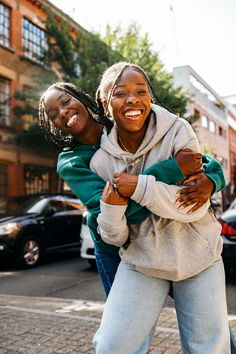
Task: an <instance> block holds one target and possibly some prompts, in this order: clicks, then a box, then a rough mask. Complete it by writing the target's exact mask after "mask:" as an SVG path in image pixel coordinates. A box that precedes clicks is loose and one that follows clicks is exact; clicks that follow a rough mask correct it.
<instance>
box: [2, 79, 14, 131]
mask: <svg viewBox="0 0 236 354" xmlns="http://www.w3.org/2000/svg"><path fill="white" fill-rule="evenodd" d="M1 84H3V89H2V85H1ZM4 85H6V86H5V88H6V91H5V90H4ZM0 107H3V108H1V109H2V111H0V126H3V127H9V126H10V125H11V80H9V79H7V78H5V77H3V76H0ZM2 112H3V113H2Z"/></svg>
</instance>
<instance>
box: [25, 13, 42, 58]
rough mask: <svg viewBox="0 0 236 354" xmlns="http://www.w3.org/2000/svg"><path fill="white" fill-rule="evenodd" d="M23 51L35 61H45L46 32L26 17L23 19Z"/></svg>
mask: <svg viewBox="0 0 236 354" xmlns="http://www.w3.org/2000/svg"><path fill="white" fill-rule="evenodd" d="M23 53H24V55H25V56H26V57H27V58H29V59H32V60H34V61H36V62H37V63H40V64H42V63H44V64H46V63H47V57H48V41H47V34H46V32H45V31H43V30H42V29H41V28H39V27H38V26H36V25H34V24H33V23H32V22H30V21H28V20H27V19H26V18H24V19H23Z"/></svg>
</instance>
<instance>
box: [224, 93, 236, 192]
mask: <svg viewBox="0 0 236 354" xmlns="http://www.w3.org/2000/svg"><path fill="white" fill-rule="evenodd" d="M223 98H224V100H225V101H226V103H227V121H228V126H229V150H230V181H231V183H230V195H231V199H233V198H236V95H231V96H227V97H223Z"/></svg>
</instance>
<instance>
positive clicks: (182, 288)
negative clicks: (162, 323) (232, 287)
mask: <svg viewBox="0 0 236 354" xmlns="http://www.w3.org/2000/svg"><path fill="white" fill-rule="evenodd" d="M169 288H170V282H169V281H167V280H164V279H158V278H152V277H149V276H146V275H144V274H142V273H139V272H137V271H135V270H134V267H133V266H131V265H129V264H127V263H125V262H123V261H122V262H121V263H120V265H119V268H118V270H117V274H116V277H115V280H114V283H113V285H112V288H111V291H110V294H109V296H108V299H107V302H106V305H105V309H104V313H103V317H102V321H101V325H100V328H99V329H98V331H97V333H96V334H95V337H94V340H93V346H94V349H95V351H96V353H97V354H111V353H112V354H144V353H147V351H148V348H147V345H144V343H145V339H146V338H147V337H148V336H151V332H152V330H153V328H154V326H155V325H156V323H157V320H158V316H159V314H160V312H161V310H162V308H163V306H164V303H165V300H166V297H167V295H168V291H169ZM173 291H174V298H175V307H176V313H177V318H178V324H179V330H180V337H181V344H182V353H183V354H230V340H229V326H228V319H227V306H226V295H225V277H224V267H223V263H222V260H221V259H220V260H219V261H217V262H216V263H214V264H213V265H212V266H211V267H209V268H207V269H206V270H204V271H203V272H201V273H200V274H198V275H196V276H194V277H192V278H189V279H187V280H183V281H180V282H173ZM142 344H143V345H142Z"/></svg>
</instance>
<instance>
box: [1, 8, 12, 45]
mask: <svg viewBox="0 0 236 354" xmlns="http://www.w3.org/2000/svg"><path fill="white" fill-rule="evenodd" d="M0 44H2V45H4V46H6V47H10V9H9V7H7V6H5V5H3V4H2V3H0Z"/></svg>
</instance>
